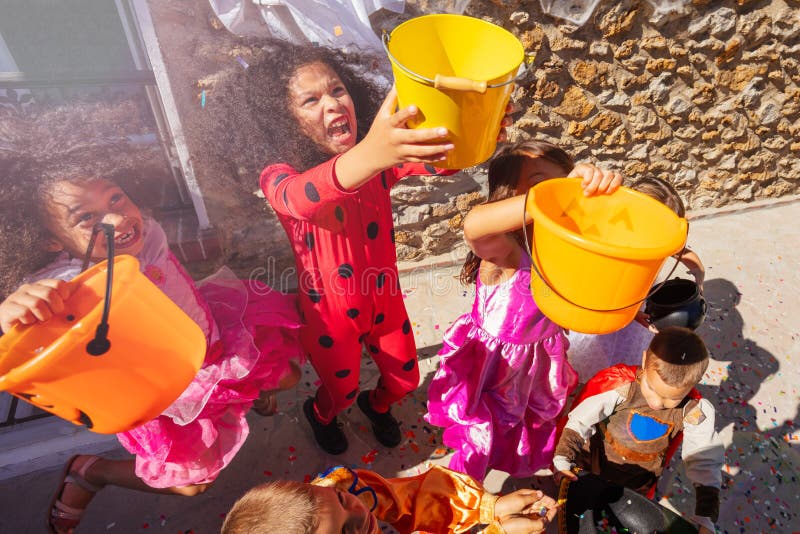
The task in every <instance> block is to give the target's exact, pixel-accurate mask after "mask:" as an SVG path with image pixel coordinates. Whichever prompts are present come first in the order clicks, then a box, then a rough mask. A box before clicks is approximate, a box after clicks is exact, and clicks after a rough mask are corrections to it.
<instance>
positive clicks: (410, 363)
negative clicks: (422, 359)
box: [403, 359, 417, 371]
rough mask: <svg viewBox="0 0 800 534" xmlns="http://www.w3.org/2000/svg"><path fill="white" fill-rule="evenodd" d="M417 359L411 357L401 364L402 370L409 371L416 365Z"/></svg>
mask: <svg viewBox="0 0 800 534" xmlns="http://www.w3.org/2000/svg"><path fill="white" fill-rule="evenodd" d="M416 363H417V360H414V359H411V360H408V361H407V362H406V363H404V364H403V371H411V370H412V369H413V368H414V366H415V365H416Z"/></svg>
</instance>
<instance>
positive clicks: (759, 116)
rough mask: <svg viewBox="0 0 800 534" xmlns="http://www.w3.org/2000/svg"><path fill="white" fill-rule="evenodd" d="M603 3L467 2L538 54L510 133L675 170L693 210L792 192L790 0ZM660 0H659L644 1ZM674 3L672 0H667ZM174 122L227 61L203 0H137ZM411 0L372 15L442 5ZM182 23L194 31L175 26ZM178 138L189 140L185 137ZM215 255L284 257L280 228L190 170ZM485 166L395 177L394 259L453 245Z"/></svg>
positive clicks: (796, 178)
mask: <svg viewBox="0 0 800 534" xmlns="http://www.w3.org/2000/svg"><path fill="white" fill-rule="evenodd" d="M652 2H655V0H647V1H645V0H642V1H636V0H622V1H611V0H603V1H601V2H600V3H599V5H598V6H597V8H596V9H595V10H594V13H593V14H592V16H591V17H590V18H589V19H588V20H587V21H586V22H585V23H584V24H583V25H582V26H580V27H578V26H575V25H574V24H570V23H566V22H564V21H562V20H559V19H556V18H553V17H551V16H549V15H546V14H544V13H542V11H541V7H540V2H539V0H491V1H489V0H473V1H472V2H470V3H469V6H468V7H467V10H466V14H468V15H472V16H476V17H480V18H483V19H486V20H488V21H491V22H493V23H495V24H498V25H500V26H503V27H505V28H506V29H508V30H509V31H511V32H513V33H514V34H515V35H517V36H518V37H519V38H520V40H521V41H522V43H523V44H524V46H525V49H526V50H527V52H529V53H532V54H535V60H534V62H533V68H532V69H531V72H530V73H529V74H528V75H526V77H525V78H524V79H523V80H521V83H520V84H519V86H518V87H517V89H516V90H515V94H514V98H515V100H516V102H517V103H518V104H519V106H520V107H521V112H520V113H519V114H518V115H517V117H516V123H515V125H514V126H513V127H512V128H511V129H510V130H509V134H510V137H511V139H512V140H515V139H519V138H526V137H534V138H537V139H542V140H547V141H552V142H555V143H558V144H560V145H561V146H563V147H564V148H565V149H567V150H568V151H569V152H570V153H571V154H573V156H574V157H575V159H576V160H577V161H592V162H595V163H597V164H599V165H603V166H607V167H611V168H615V169H619V170H621V171H622V172H623V173H624V174H625V175H627V176H631V177H632V176H638V175H642V174H650V175H653V176H658V177H661V178H664V179H666V180H668V181H670V182H671V183H673V184H674V185H675V186H676V187H677V188H678V190H679V191H680V192H681V194H682V196H683V198H684V200H685V202H686V203H687V205H688V206H689V207H690V208H692V209H699V208H708V207H718V206H724V205H728V204H731V203H738V202H747V201H751V200H756V199H766V198H777V197H780V196H785V195H792V194H797V193H799V192H800V159H798V158H797V157H796V155H797V154H798V152H799V151H800V141H798V137H800V136H798V130H800V14H799V12H800V9H798V8H799V7H800V0H762V1H748V0H736V1H734V0H724V1H717V0H715V1H711V0H686V2H684V4H685V7H684V9H683V10H682V11H681V12H675V13H669V14H666V15H665V14H661V13H659V12H656V11H655V10H654V8H653V5H652ZM655 3H656V4H658V2H655ZM669 3H670V4H673V5H680V4H681V2H680V0H678V1H671V2H669ZM149 4H150V6H151V9H152V10H153V18H154V21H155V23H156V30H157V33H158V35H159V42H160V45H161V48H162V52H163V54H164V57H165V62H166V64H167V69H168V72H169V76H170V80H171V83H172V85H173V91H174V92H176V93H177V97H178V101H179V103H180V104H181V105H182V109H181V110H180V111H181V114H182V118H183V120H184V121H185V123H186V125H187V126H191V124H192V122H193V117H192V115H193V114H198V113H202V109H201V107H200V106H199V104H198V102H199V96H198V95H199V92H200V90H199V88H198V87H199V85H198V83H199V82H198V80H200V79H202V78H203V77H204V76H207V75H208V74H209V73H213V72H214V71H215V69H217V68H218V64H219V62H221V61H229V62H230V61H234V60H235V57H236V55H237V52H236V50H230V49H226V47H225V44H224V43H225V40H226V39H225V37H224V34H225V31H224V29H222V30H221V29H220V27H221V25H219V24H218V23H214V21H213V20H212V21H210V20H209V18H208V17H209V16H210V15H209V12H210V9H209V8H208V4H207V2H196V1H195V0H149ZM449 4H459V5H462V4H463V3H461V2H454V1H453V0H408V1H407V10H406V13H405V14H403V15H400V16H397V15H394V14H390V13H383V14H378V15H379V16H376V17H374V21H373V22H374V24H373V25H374V27H375V29H376V30H377V31H380V29H383V28H385V29H388V30H391V29H392V28H393V27H394V26H395V25H396V24H398V23H399V22H402V21H403V20H405V19H407V18H409V17H411V16H415V15H419V14H425V13H428V12H431V11H432V10H437V9H442V8H443V7H447V5H449ZM189 26H191V31H188V27H189ZM190 149H192V147H191V146H190ZM195 171H196V173H197V176H198V180H199V181H200V185H201V188H202V190H203V194H204V198H205V201H206V204H207V206H208V209H209V214H210V216H211V219H212V223H213V224H214V225H215V226H216V227H217V228H218V229H219V230H220V235H221V238H222V241H223V243H222V244H223V248H224V250H225V256H224V257H223V258H221V259H220V263H223V262H224V263H228V264H229V265H232V266H233V267H234V268H235V269H236V270H237V272H239V273H240V274H241V275H247V273H248V272H250V271H251V270H252V269H253V268H258V267H263V266H264V265H267V264H268V262H271V263H269V265H268V268H271V269H273V268H274V269H276V270H277V271H282V270H283V269H284V268H286V267H288V266H290V265H291V264H292V260H291V258H292V253H291V250H290V249H289V246H288V243H287V242H286V239H285V236H284V235H283V230H282V229H281V228H280V225H279V224H278V222H277V220H276V219H275V217H274V215H272V213H270V210H269V209H268V208H266V207H265V206H264V203H263V201H261V200H259V199H257V198H256V197H255V196H254V195H253V191H254V189H255V187H254V185H255V177H254V178H253V182H252V185H251V184H250V183H247V184H242V183H238V182H237V180H236V179H235V177H231V176H226V175H225V174H224V173H225V172H226V171H225V169H212V168H203V167H202V166H201V167H199V168H197V167H196V168H195ZM484 184H485V170H484V168H482V167H478V168H474V169H469V170H467V171H465V172H461V173H458V174H456V175H454V176H451V177H419V178H411V179H406V180H403V181H402V182H401V183H399V184H398V185H397V186H395V188H394V190H393V196H394V206H395V216H396V224H397V228H396V230H397V233H396V238H397V247H398V256H399V257H400V259H403V260H416V259H421V258H424V257H426V256H429V255H432V254H442V253H444V252H448V251H450V250H451V249H452V248H453V246H454V245H456V244H458V243H460V242H461V222H462V220H463V217H464V215H465V214H466V213H467V212H468V211H469V209H470V207H471V206H473V205H475V204H476V203H479V202H482V201H483V199H484V194H485V189H484Z"/></svg>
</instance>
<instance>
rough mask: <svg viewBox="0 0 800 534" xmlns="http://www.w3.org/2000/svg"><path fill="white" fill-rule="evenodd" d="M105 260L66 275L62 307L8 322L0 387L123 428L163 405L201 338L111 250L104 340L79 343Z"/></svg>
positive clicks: (88, 326)
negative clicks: (91, 346)
mask: <svg viewBox="0 0 800 534" xmlns="http://www.w3.org/2000/svg"><path fill="white" fill-rule="evenodd" d="M107 270H108V269H107V262H105V261H104V262H101V263H98V264H97V265H95V266H93V267H92V268H90V269H87V270H86V271H84V272H83V273H81V274H80V275H78V276H77V277H76V278H74V279H73V280H72V281H71V282H69V283H70V284H71V285H72V286H74V287H73V292H72V294H71V296H70V298H69V299H68V300H67V302H66V303H65V309H64V311H63V312H61V313H59V314H57V315H55V316H54V317H53V318H51V319H50V320H49V321H46V322H43V323H37V324H35V325H31V326H20V325H17V326H15V327H14V328H12V329H11V331H10V332H8V333H6V334H5V335H4V336H2V337H0V391H7V392H8V393H11V394H12V395H15V396H17V397H20V398H22V399H24V400H26V401H28V402H30V403H31V404H34V405H36V406H38V407H39V408H41V409H43V410H46V411H48V412H51V413H53V414H55V415H57V416H59V417H61V418H63V419H66V420H67V421H71V422H73V423H75V424H84V425H86V426H87V427H89V428H90V429H91V430H93V431H94V432H99V433H102V434H112V433H116V432H122V431H125V430H129V429H131V428H134V427H136V426H139V425H140V424H142V423H144V422H147V421H149V420H151V419H153V418H155V417H156V416H158V415H159V414H160V413H161V412H163V411H164V409H166V408H167V407H168V406H169V405H170V404H172V403H173V402H174V401H175V399H177V398H178V396H180V394H181V393H182V392H183V390H185V389H186V387H187V386H188V385H189V383H190V382H191V381H192V379H193V378H194V376H195V374H196V373H197V370H198V369H200V365H201V364H202V362H203V359H204V357H205V352H206V339H205V335H204V334H203V331H202V330H201V329H200V327H199V326H198V325H197V324H196V323H195V322H194V321H192V319H190V318H189V316H187V315H186V314H185V313H184V312H183V310H181V309H180V308H179V307H178V306H177V305H176V304H175V303H173V302H172V301H171V300H170V299H169V297H167V296H166V295H165V294H164V293H163V292H162V291H161V290H160V289H158V288H157V287H156V286H155V285H154V284H153V283H152V282H150V280H148V279H147V277H146V276H144V275H143V274H142V273H141V272H139V262H138V260H136V258H134V257H132V256H127V255H120V256H116V257H115V258H114V276H113V289H112V295H113V298H112V300H111V307H110V313H109V317H110V320H109V324H110V331H109V334H108V338H109V340H110V342H111V346H110V348H109V350H108V351H107V352H105V353H104V354H102V355H100V356H92V355H90V354H89V353H88V352H87V350H86V346H87V343H88V342H89V341H90V340H91V339H92V338H93V336H94V334H95V328H96V327H97V324H98V322H99V321H100V317H101V314H102V308H103V303H104V297H105V284H106V271H107Z"/></svg>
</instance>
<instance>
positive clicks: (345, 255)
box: [260, 156, 447, 424]
mask: <svg viewBox="0 0 800 534" xmlns="http://www.w3.org/2000/svg"><path fill="white" fill-rule="evenodd" d="M337 159H338V156H336V157H334V158H332V159H331V160H329V161H327V162H325V163H323V164H321V165H319V166H317V167H314V168H312V169H309V170H308V171H305V172H302V173H300V172H298V171H297V170H295V169H294V168H292V167H291V166H289V165H286V164H277V165H270V166H269V167H267V168H266V169H264V171H263V172H262V173H261V182H260V183H261V189H262V191H264V194H265V195H266V198H267V200H268V201H269V203H270V205H272V208H273V209H274V210H275V212H276V213H277V215H278V219H280V221H281V224H283V228H284V229H285V230H286V234H287V236H288V237H289V241H290V242H291V244H292V247H293V249H294V256H295V261H296V263H297V275H298V285H299V292H300V298H299V301H300V310H301V313H302V316H303V318H304V320H305V326H304V328H303V330H302V331H301V335H300V338H301V341H302V342H303V345H304V347H305V349H306V350H307V351H308V353H309V359H310V360H311V363H312V365H313V366H314V369H315V370H316V371H317V374H318V375H319V378H320V380H321V382H322V385H321V386H320V388H319V390H318V391H317V397H316V402H315V409H316V410H315V411H316V415H317V417H318V418H319V420H320V421H321V422H322V423H325V424H327V423H329V422H330V421H331V420H332V419H333V418H334V417H335V416H336V414H338V413H339V412H341V411H342V410H344V409H345V408H347V407H348V406H349V405H350V404H352V403H353V401H354V400H355V398H356V395H357V394H358V390H359V369H360V360H361V350H362V346H363V345H364V344H366V346H367V349H368V351H369V353H370V355H371V356H372V359H373V360H374V361H375V363H376V364H377V366H378V368H379V369H380V372H381V378H380V380H379V381H378V385H377V386H376V388H375V390H374V392H373V394H372V395H371V398H370V404H371V406H372V408H373V410H375V411H377V412H385V411H387V410H388V409H389V407H390V405H391V404H393V403H394V402H396V401H398V400H399V399H401V398H402V397H403V396H405V395H406V394H407V393H409V392H411V391H413V390H415V389H416V388H417V386H418V384H419V368H418V367H417V353H416V346H415V344H414V336H413V334H412V332H411V323H410V322H409V320H408V314H407V313H406V308H405V305H404V304H403V297H402V292H401V290H400V285H399V279H398V274H397V254H396V252H395V245H394V222H393V221H392V205H391V198H390V196H389V189H390V188H391V187H392V186H393V185H394V184H395V183H397V181H398V180H400V179H401V178H403V177H405V176H411V175H429V174H436V173H437V172H438V169H436V168H434V167H432V166H430V165H422V164H409V163H407V164H403V165H398V166H397V167H393V168H391V169H387V170H385V171H383V172H381V173H380V174H378V175H376V176H375V177H373V178H372V179H370V180H369V181H368V182H366V183H365V184H364V185H362V186H361V187H359V188H358V189H355V190H353V191H346V190H345V189H343V188H342V187H341V185H339V182H338V180H337V179H336V175H335V172H334V165H335V164H336V160H337ZM445 172H447V171H445Z"/></svg>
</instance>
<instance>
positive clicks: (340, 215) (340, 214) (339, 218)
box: [333, 206, 344, 222]
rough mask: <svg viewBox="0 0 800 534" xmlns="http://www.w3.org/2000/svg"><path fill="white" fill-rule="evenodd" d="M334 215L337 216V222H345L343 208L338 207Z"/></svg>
mask: <svg viewBox="0 0 800 534" xmlns="http://www.w3.org/2000/svg"><path fill="white" fill-rule="evenodd" d="M333 214H334V215H335V216H336V220H337V221H339V222H344V209H342V207H341V206H336V209H335V210H333Z"/></svg>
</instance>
